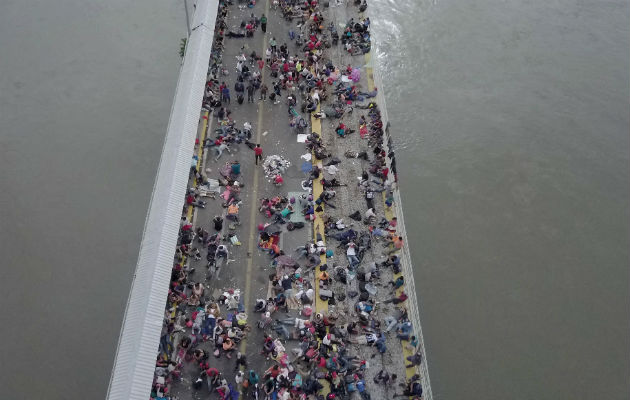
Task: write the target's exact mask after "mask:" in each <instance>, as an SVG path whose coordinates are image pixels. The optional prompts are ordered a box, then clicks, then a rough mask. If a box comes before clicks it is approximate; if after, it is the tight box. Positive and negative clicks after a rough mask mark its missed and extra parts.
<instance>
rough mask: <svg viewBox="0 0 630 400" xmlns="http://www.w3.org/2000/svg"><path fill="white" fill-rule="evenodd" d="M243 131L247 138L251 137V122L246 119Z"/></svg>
mask: <svg viewBox="0 0 630 400" xmlns="http://www.w3.org/2000/svg"><path fill="white" fill-rule="evenodd" d="M243 133H244V134H245V136H247V139H251V138H252V124H250V123H249V122H247V121H246V122H245V123H244V124H243Z"/></svg>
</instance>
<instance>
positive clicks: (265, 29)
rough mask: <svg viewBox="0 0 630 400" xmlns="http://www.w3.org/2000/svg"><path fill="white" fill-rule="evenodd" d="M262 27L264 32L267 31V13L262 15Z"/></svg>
mask: <svg viewBox="0 0 630 400" xmlns="http://www.w3.org/2000/svg"><path fill="white" fill-rule="evenodd" d="M260 29H262V31H263V32H267V17H266V16H265V14H263V15H262V16H261V17H260Z"/></svg>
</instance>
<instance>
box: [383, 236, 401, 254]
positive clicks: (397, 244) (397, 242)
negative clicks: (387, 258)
mask: <svg viewBox="0 0 630 400" xmlns="http://www.w3.org/2000/svg"><path fill="white" fill-rule="evenodd" d="M391 244H392V249H391V250H389V251H388V252H387V253H386V255H390V254H392V253H395V252H397V251H398V250H400V249H402V247H403V238H402V236H399V235H394V237H393V238H392V242H391Z"/></svg>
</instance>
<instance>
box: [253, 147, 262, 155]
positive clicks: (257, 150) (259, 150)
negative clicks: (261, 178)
mask: <svg viewBox="0 0 630 400" xmlns="http://www.w3.org/2000/svg"><path fill="white" fill-rule="evenodd" d="M254 154H256V155H257V156H262V147H254Z"/></svg>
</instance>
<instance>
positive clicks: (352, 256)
mask: <svg viewBox="0 0 630 400" xmlns="http://www.w3.org/2000/svg"><path fill="white" fill-rule="evenodd" d="M346 257H347V258H348V264H350V268H354V267H356V266H357V265H359V263H360V262H361V261H360V260H359V258H358V257H357V253H356V249H355V244H354V243H353V242H350V243H348V250H346Z"/></svg>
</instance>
